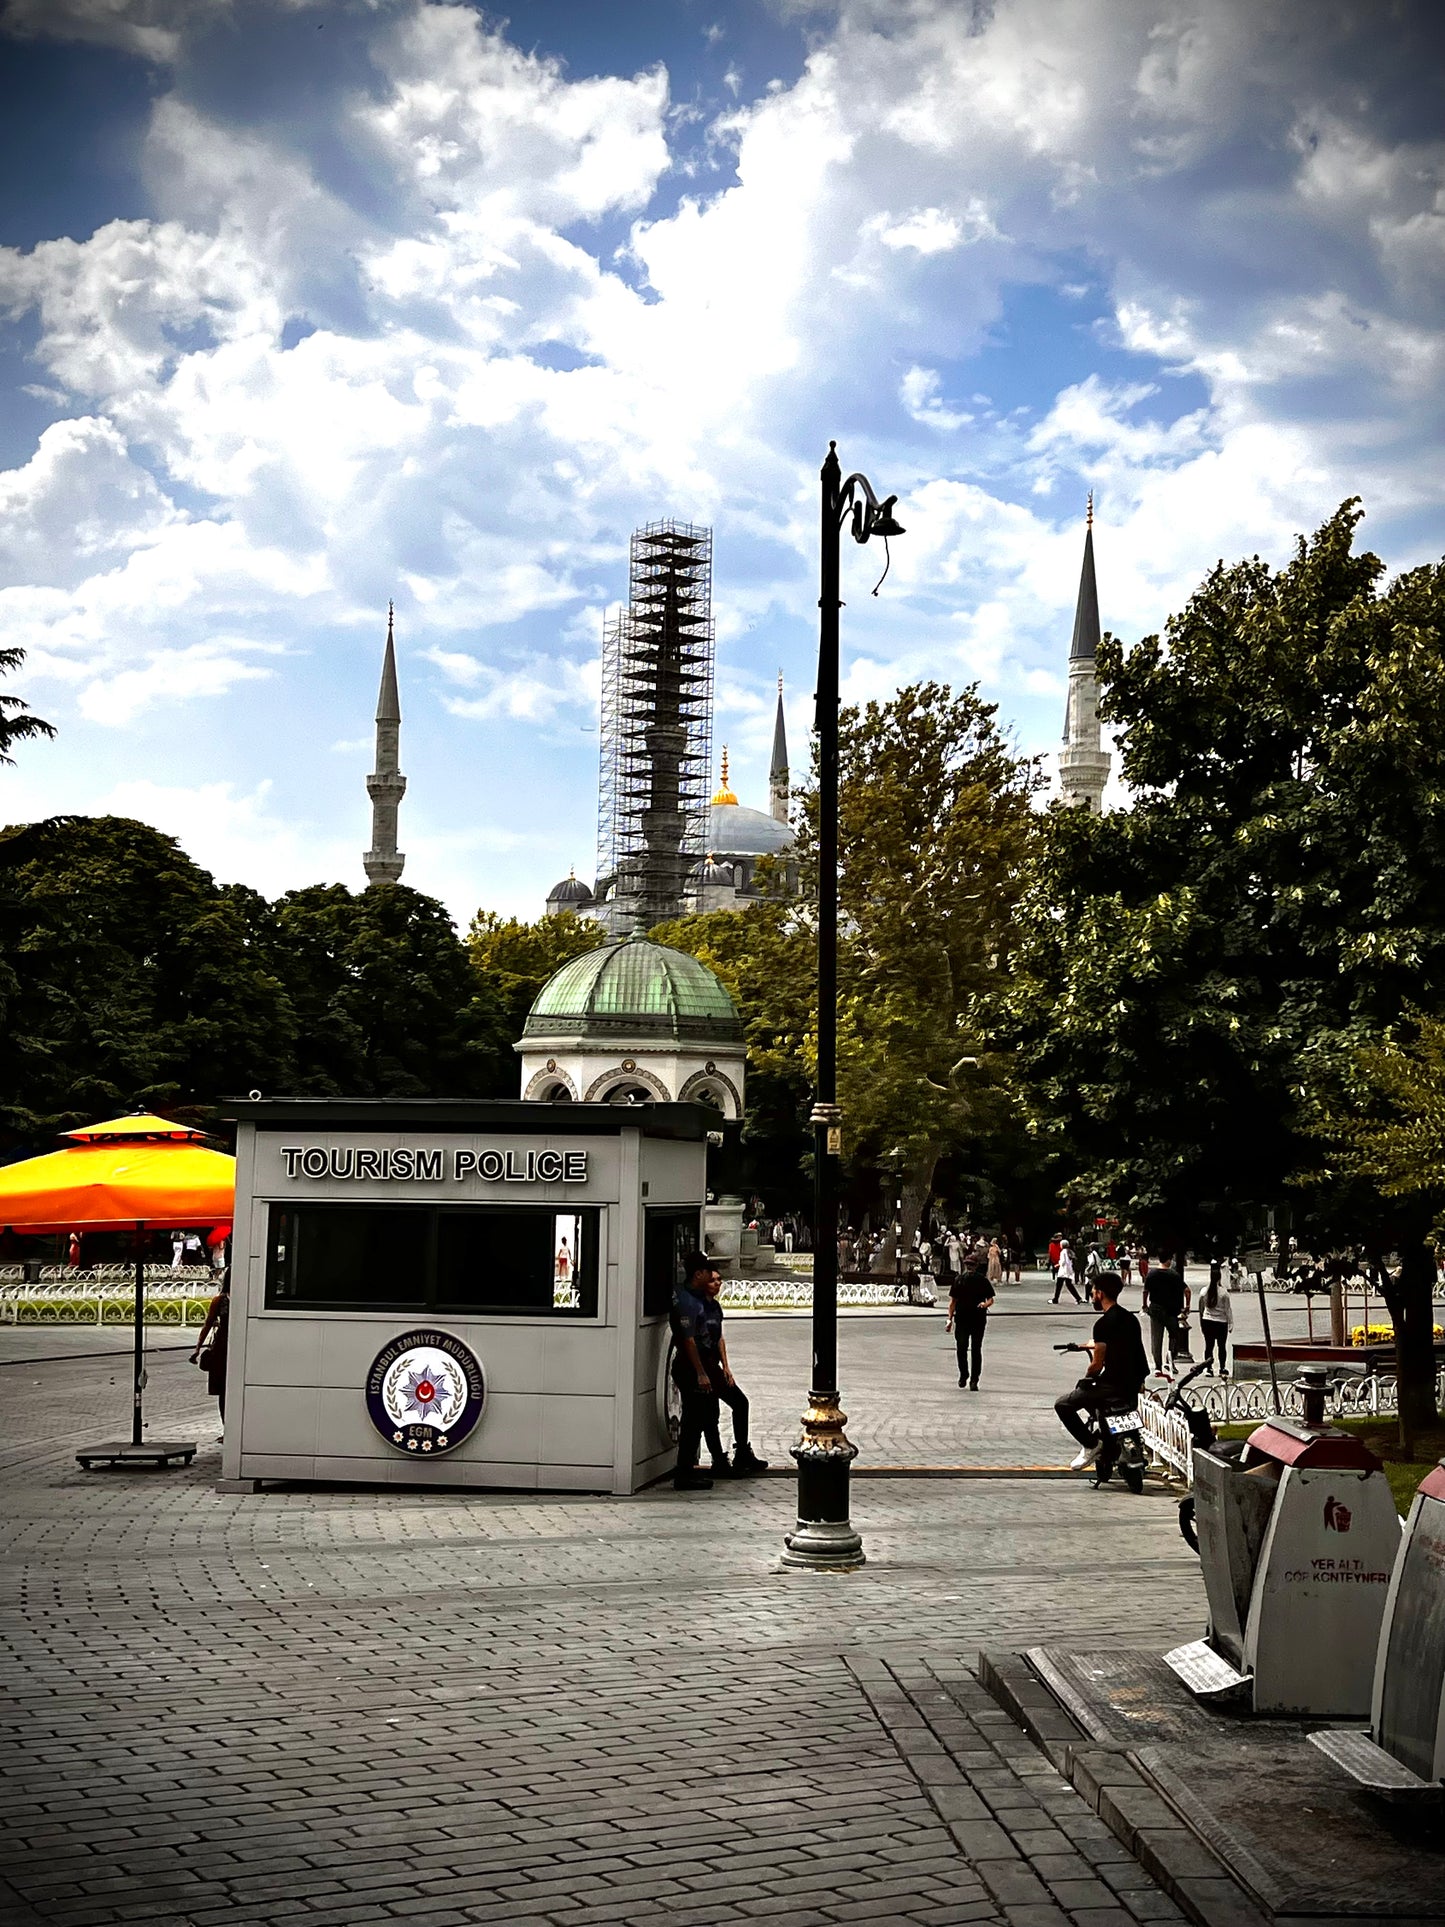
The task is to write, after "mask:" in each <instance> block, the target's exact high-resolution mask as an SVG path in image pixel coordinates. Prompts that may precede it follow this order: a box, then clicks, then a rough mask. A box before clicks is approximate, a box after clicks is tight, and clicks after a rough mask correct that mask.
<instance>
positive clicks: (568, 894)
mask: <svg viewBox="0 0 1445 1927" xmlns="http://www.w3.org/2000/svg"><path fill="white" fill-rule="evenodd" d="M592 900H593V899H592V892H591V891H590V890H589V889H588V887H587V885H586V884H585V883H583V882H582V881H581V879H580V878H579V877H578V875H577V872H576V871H575V870H572V871H569V872H568V874H567V875H566V876H565V877H563V879H562V881H561V882H560V883H554V884H553V885H552V888H551V889H550V890H549V891H548V892H547V902H548V903H549V904H550V905H551V906H553V907H554V908H556V909H558V910H573V909H578V908H580V907H582V906H583V905H584V904H588V903H591V902H592Z"/></svg>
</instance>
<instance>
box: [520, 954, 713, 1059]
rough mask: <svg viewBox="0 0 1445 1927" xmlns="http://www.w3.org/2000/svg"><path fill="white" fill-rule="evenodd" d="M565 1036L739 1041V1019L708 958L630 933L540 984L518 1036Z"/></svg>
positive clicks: (526, 1039)
mask: <svg viewBox="0 0 1445 1927" xmlns="http://www.w3.org/2000/svg"><path fill="white" fill-rule="evenodd" d="M563 1038H567V1039H593V1040H596V1041H598V1042H601V1041H604V1040H609V1039H614V1038H617V1039H620V1038H627V1039H638V1040H642V1039H651V1038H656V1039H660V1040H662V1041H664V1042H670V1043H683V1042H696V1043H708V1044H717V1045H720V1046H725V1045H729V1044H731V1045H734V1046H741V1044H742V1041H743V1026H742V1020H741V1018H740V1017H739V1016H738V1013H737V1009H736V1006H735V1005H734V1003H733V1000H732V998H731V997H730V996H729V995H728V993H727V991H726V990H725V989H724V988H723V986H722V984H721V982H720V981H719V980H718V978H717V977H715V976H714V975H713V973H712V971H710V970H709V969H708V967H707V965H706V964H704V963H699V962H698V960H697V958H696V957H691V956H689V955H688V954H687V952H686V951H685V950H673V949H670V948H669V947H668V945H666V944H661V943H653V942H651V941H650V940H649V939H648V938H646V937H642V936H633V937H627V938H625V939H623V941H621V942H620V943H609V944H604V945H603V946H602V947H601V948H600V949H598V950H587V951H584V952H583V953H582V955H581V956H580V957H574V958H573V959H572V961H571V962H570V963H565V964H563V966H562V968H561V969H560V970H559V971H557V972H556V973H555V975H553V976H551V977H549V978H548V979H547V981H546V983H545V984H543V986H542V988H541V990H540V991H539V992H538V994H537V1001H536V1002H535V1003H534V1004H533V1006H532V1009H531V1013H530V1015H529V1016H528V1018H527V1021H526V1024H525V1025H524V1026H523V1029H522V1043H523V1045H524V1046H525V1045H526V1044H528V1043H530V1042H532V1041H534V1040H544V1039H545V1040H553V1041H560V1040H562V1039H563Z"/></svg>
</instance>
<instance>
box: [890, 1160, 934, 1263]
mask: <svg viewBox="0 0 1445 1927" xmlns="http://www.w3.org/2000/svg"><path fill="white" fill-rule="evenodd" d="M937 1169H938V1146H937V1145H936V1144H930V1145H927V1146H925V1147H924V1149H923V1150H922V1151H920V1152H919V1154H918V1156H917V1157H916V1158H914V1159H913V1160H912V1161H911V1162H910V1163H909V1164H907V1165H906V1166H905V1167H904V1171H903V1182H902V1185H901V1186H900V1189H899V1196H900V1197H901V1198H902V1200H903V1209H902V1211H901V1212H900V1213H899V1218H900V1221H901V1223H902V1226H903V1234H902V1235H903V1249H904V1250H905V1251H911V1250H912V1249H913V1240H914V1237H915V1236H916V1234H917V1231H918V1227H919V1225H920V1224H921V1223H922V1222H923V1213H924V1211H925V1209H926V1208H927V1205H928V1200H929V1197H930V1195H931V1193H932V1191H933V1174H934V1172H935V1171H936V1170H937Z"/></svg>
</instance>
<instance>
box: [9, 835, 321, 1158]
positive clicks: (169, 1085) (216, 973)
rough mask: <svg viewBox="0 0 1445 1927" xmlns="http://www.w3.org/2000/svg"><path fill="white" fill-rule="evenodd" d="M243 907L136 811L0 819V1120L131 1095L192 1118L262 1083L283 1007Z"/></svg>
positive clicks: (103, 1108) (32, 1124)
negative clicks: (133, 815) (6, 822)
mask: <svg viewBox="0 0 1445 1927" xmlns="http://www.w3.org/2000/svg"><path fill="white" fill-rule="evenodd" d="M258 901H259V900H258ZM250 909H251V906H249V905H248V904H247V903H246V902H245V901H243V900H242V899H241V898H240V897H238V896H236V895H234V894H228V893H227V892H225V891H221V890H218V889H217V888H216V885H215V883H214V882H213V881H212V879H211V878H210V877H209V876H208V875H207V874H206V872H205V871H204V870H202V869H200V868H199V867H198V866H197V865H196V864H194V863H192V862H191V860H190V858H189V857H187V856H186V855H185V853H184V852H183V851H182V850H181V849H180V847H179V845H178V844H177V843H176V842H175V840H174V839H173V838H172V837H169V836H163V835H162V834H161V833H160V831H158V830H153V829H152V828H151V827H150V826H149V825H148V824H145V823H136V822H132V821H130V820H129V819H128V818H125V817H83V816H60V817H50V818H48V819H47V820H45V821H43V822H40V823H31V824H26V825H22V826H20V827H18V828H13V829H8V830H5V831H3V832H0V1093H3V1098H0V1119H3V1123H4V1125H5V1127H6V1128H8V1130H9V1131H10V1132H12V1133H14V1134H16V1135H17V1136H19V1137H21V1138H27V1139H33V1138H34V1137H36V1136H37V1135H41V1134H44V1133H47V1132H50V1131H54V1130H57V1129H61V1128H64V1127H65V1126H67V1125H71V1124H78V1123H82V1122H89V1121H91V1120H93V1119H95V1118H98V1117H104V1116H106V1115H107V1114H114V1113H115V1112H117V1111H125V1110H130V1109H132V1108H134V1107H135V1106H137V1105H140V1106H143V1107H152V1106H155V1105H163V1106H165V1107H166V1108H168V1109H171V1110H176V1111H177V1112H178V1114H180V1115H183V1116H185V1115H190V1116H194V1117H195V1118H197V1119H199V1118H200V1117H201V1116H202V1115H203V1114H209V1110H210V1107H212V1106H213V1105H214V1103H215V1101H216V1099H217V1098H218V1097H219V1096H221V1095H222V1094H223V1093H229V1092H234V1091H237V1090H248V1089H250V1088H251V1087H252V1086H253V1085H255V1084H270V1085H272V1086H273V1088H274V1085H275V1082H276V1081H277V1080H278V1079H280V1078H282V1077H284V1075H285V1073H286V1069H287V1066H288V1064H289V1061H290V1051H291V1045H292V1042H293V1039H294V1035H295V1027H294V1019H293V1016H292V1012H291V1007H290V1004H289V1001H288V999H287V996H286V993H285V990H284V988H283V986H282V985H281V983H280V981H279V980H278V979H277V977H276V975H275V974H274V972H273V970H272V968H271V965H270V960H269V958H268V956H267V955H266V954H265V950H264V947H259V946H258V945H257V944H256V942H255V933H254V929H253V928H252V927H251V925H250V924H249V923H248V916H249V915H250Z"/></svg>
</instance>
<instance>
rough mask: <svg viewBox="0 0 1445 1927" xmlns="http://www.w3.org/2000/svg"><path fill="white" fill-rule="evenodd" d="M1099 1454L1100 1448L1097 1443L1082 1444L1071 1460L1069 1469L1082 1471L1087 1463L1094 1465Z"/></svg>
mask: <svg viewBox="0 0 1445 1927" xmlns="http://www.w3.org/2000/svg"><path fill="white" fill-rule="evenodd" d="M1098 1456H1099V1448H1098V1446H1097V1445H1081V1446H1080V1447H1079V1449H1078V1451H1077V1452H1076V1453H1075V1454H1074V1456H1073V1458H1071V1459H1070V1460H1069V1470H1070V1471H1071V1472H1082V1471H1083V1469H1084V1467H1085V1466H1086V1465H1092V1464H1093V1463H1094V1460H1095V1459H1096V1458H1098Z"/></svg>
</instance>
